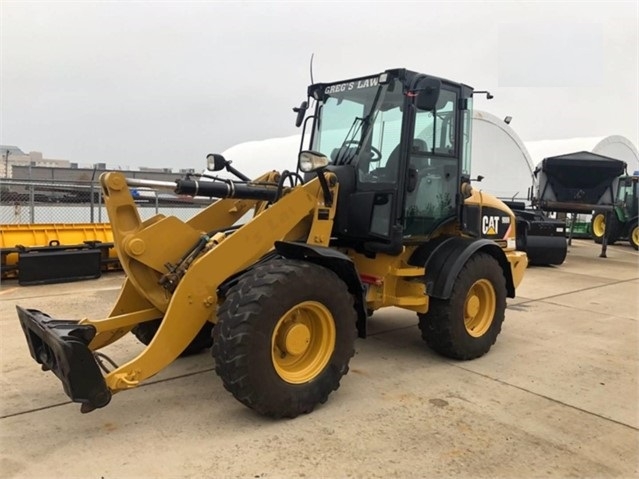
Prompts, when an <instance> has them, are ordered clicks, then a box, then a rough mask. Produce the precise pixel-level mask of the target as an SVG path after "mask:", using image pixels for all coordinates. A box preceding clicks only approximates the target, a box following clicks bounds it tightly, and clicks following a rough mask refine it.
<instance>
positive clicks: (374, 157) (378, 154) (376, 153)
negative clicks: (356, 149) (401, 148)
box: [342, 140, 382, 161]
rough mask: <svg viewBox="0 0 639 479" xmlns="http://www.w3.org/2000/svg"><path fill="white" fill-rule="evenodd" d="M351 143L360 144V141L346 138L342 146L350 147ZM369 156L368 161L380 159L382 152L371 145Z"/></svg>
mask: <svg viewBox="0 0 639 479" xmlns="http://www.w3.org/2000/svg"><path fill="white" fill-rule="evenodd" d="M351 145H356V146H360V145H361V142H359V141H357V140H348V141H345V142H344V144H343V145H342V147H344V146H346V147H350V146H351ZM370 148H371V153H372V155H371V158H370V159H369V160H368V161H380V160H381V159H382V152H381V151H379V150H378V149H377V148H375V147H374V146H373V145H371V147H370Z"/></svg>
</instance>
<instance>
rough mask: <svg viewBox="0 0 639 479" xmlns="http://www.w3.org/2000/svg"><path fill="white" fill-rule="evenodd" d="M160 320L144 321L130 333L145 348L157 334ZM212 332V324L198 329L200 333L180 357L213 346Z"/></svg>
mask: <svg viewBox="0 0 639 479" xmlns="http://www.w3.org/2000/svg"><path fill="white" fill-rule="evenodd" d="M161 322H162V320H161V319H154V320H152V321H146V322H144V323H140V324H138V325H137V326H135V327H134V328H133V329H132V330H131V332H132V333H133V335H134V336H135V337H136V338H137V339H138V341H140V342H141V343H142V344H144V345H145V346H148V345H149V343H150V342H151V340H152V339H153V337H154V336H155V333H157V331H158V328H159V327H160V323H161ZM212 330H213V324H212V323H208V322H207V323H206V324H205V325H204V326H202V329H200V332H199V333H197V336H195V338H193V341H191V343H190V344H189V345H188V346H187V347H186V349H185V350H184V351H182V354H180V357H184V356H192V355H194V354H198V353H200V352H202V351H203V350H204V349H208V348H210V347H211V345H212V344H213V339H212V338H211V332H212Z"/></svg>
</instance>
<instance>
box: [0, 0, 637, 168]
mask: <svg viewBox="0 0 639 479" xmlns="http://www.w3.org/2000/svg"><path fill="white" fill-rule="evenodd" d="M0 5H1V7H0V8H1V10H2V11H1V12H0V14H1V15H0V17H1V52H0V58H1V67H2V70H1V84H0V87H1V97H0V107H1V108H0V111H1V117H0V122H1V124H0V143H1V144H4V145H17V146H19V147H20V148H22V149H23V150H24V151H27V152H28V151H33V150H35V151H41V152H43V153H44V156H45V157H47V158H57V159H65V160H70V161H73V162H78V163H80V164H92V163H96V162H105V163H107V164H108V165H109V166H112V167H116V166H120V167H123V168H124V167H125V166H128V167H137V166H157V167H174V168H178V167H194V168H197V169H200V167H202V166H203V165H204V163H205V156H206V154H207V153H209V152H221V151H224V150H225V149H227V148H229V147H231V146H233V145H235V144H238V143H241V142H244V141H250V140H261V139H265V138H272V137H281V136H288V135H293V134H296V133H297V132H298V131H299V130H297V129H296V128H295V127H294V114H293V113H292V111H291V108H292V107H293V106H295V105H298V104H299V103H300V102H301V101H302V100H304V99H305V95H306V87H307V85H308V84H309V82H310V75H309V59H310V56H311V54H312V53H314V55H315V59H314V79H315V81H316V82H317V81H323V82H329V81H337V80H340V79H348V78H351V77H356V76H363V75H367V74H373V73H378V72H381V71H383V70H385V69H388V68H395V67H406V68H409V69H412V70H417V71H421V72H424V73H430V74H434V75H438V76H442V77H446V78H449V79H451V80H454V81H459V82H463V83H467V84H469V85H471V86H473V87H475V88H476V89H481V90H485V89H488V90H490V91H491V93H493V94H494V95H495V99H493V100H491V101H487V100H484V99H477V101H476V102H475V107H476V108H479V109H483V110H487V111H489V112H491V113H493V114H495V115H497V116H499V117H503V116H506V115H510V116H512V117H513V121H512V123H511V126H512V127H513V128H514V129H515V130H516V131H517V133H518V134H519V135H520V136H521V138H522V139H523V140H541V139H556V138H569V137H576V136H607V135H612V134H619V135H624V136H626V137H628V138H629V139H630V140H631V141H632V142H633V143H634V144H635V145H637V144H638V143H639V133H638V130H639V125H638V111H639V101H638V98H639V97H638V93H637V90H638V85H639V78H638V57H639V54H638V47H637V45H638V43H639V39H638V34H637V31H638V22H639V13H638V2H636V1H628V2H614V1H610V0H609V1H606V2H541V1H536V2H515V1H513V2H504V1H502V2H494V3H491V2H452V1H448V2H427V1H421V2H401V1H395V2H373V1H366V2H348V1H339V2H332V1H322V2H303V1H299V2H221V1H217V2H213V1H209V2H166V1H165V2H154V1H145V2H124V1H122V2H116V1H103V2H61V1H48V2H27V1H19V2H13V1H6V0H3V1H2V2H0ZM256 161H257V160H256ZM236 166H238V167H240V166H239V165H236Z"/></svg>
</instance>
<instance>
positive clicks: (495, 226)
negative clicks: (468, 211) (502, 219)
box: [481, 216, 499, 236]
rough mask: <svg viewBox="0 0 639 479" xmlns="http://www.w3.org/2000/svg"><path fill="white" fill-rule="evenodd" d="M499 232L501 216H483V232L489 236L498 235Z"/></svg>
mask: <svg viewBox="0 0 639 479" xmlns="http://www.w3.org/2000/svg"><path fill="white" fill-rule="evenodd" d="M497 230H499V216H482V218H481V232H482V234H485V235H487V236H491V235H496V234H497Z"/></svg>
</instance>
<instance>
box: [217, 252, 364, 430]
mask: <svg viewBox="0 0 639 479" xmlns="http://www.w3.org/2000/svg"><path fill="white" fill-rule="evenodd" d="M356 321H357V313H356V311H355V309H354V306H353V297H352V296H351V295H350V294H349V292H348V288H347V286H346V284H345V283H344V282H343V281H342V280H341V279H340V278H339V277H338V276H337V275H336V274H335V273H333V272H332V271H331V270H329V269H327V268H324V267H322V266H319V265H316V264H312V263H307V262H302V261H294V260H282V259H277V260H272V261H268V262H266V263H264V264H261V265H258V266H256V267H255V268H253V269H251V270H249V271H247V272H246V273H245V274H244V275H243V276H242V277H241V278H240V279H239V281H238V282H237V283H236V284H235V285H234V286H232V287H231V288H229V290H228V292H227V295H226V299H225V301H224V302H223V303H222V305H221V306H220V308H219V310H218V322H217V324H216V326H215V328H214V330H213V349H212V351H213V357H214V358H215V371H216V372H217V374H218V375H219V376H220V378H222V382H223V384H224V387H225V388H226V389H227V390H228V391H229V392H231V393H232V394H233V396H235V398H236V399H237V400H238V401H240V402H241V403H242V404H244V405H245V406H248V407H249V408H251V409H254V410H255V411H257V412H259V413H260V414H263V415H266V416H271V417H276V418H280V417H288V418H293V417H296V416H298V415H299V414H305V413H309V412H311V411H312V410H313V409H314V408H315V406H316V405H317V404H321V403H324V402H326V400H327V399H328V395H329V394H330V393H331V392H332V391H334V390H336V389H337V388H338V387H339V382H340V379H341V378H342V376H343V375H344V374H346V373H347V371H348V363H349V361H350V358H351V357H352V356H353V354H354V342H355V337H356V328H355V324H356Z"/></svg>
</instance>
